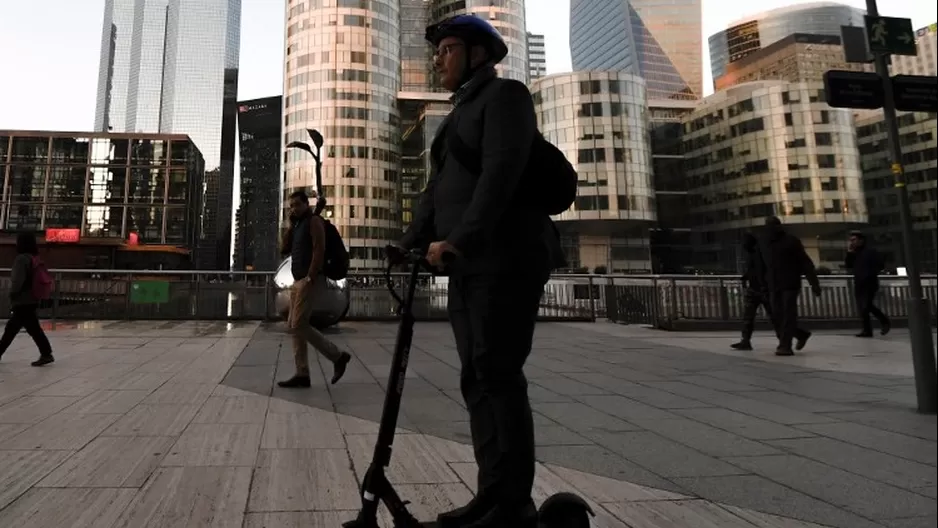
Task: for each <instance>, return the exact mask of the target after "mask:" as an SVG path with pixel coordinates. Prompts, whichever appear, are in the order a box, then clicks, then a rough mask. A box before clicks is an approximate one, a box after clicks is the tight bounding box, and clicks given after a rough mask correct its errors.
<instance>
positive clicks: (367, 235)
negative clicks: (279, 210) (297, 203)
mask: <svg viewBox="0 0 938 528" xmlns="http://www.w3.org/2000/svg"><path fill="white" fill-rule="evenodd" d="M325 4H327V2H313V3H305V2H288V3H287V4H286V9H287V32H286V33H287V38H286V46H287V49H286V66H285V68H284V99H285V101H284V131H283V132H284V136H285V137H284V139H285V141H286V142H290V141H306V142H308V141H309V137H308V136H307V134H306V129H308V128H315V129H318V130H319V131H321V132H322V134H323V135H324V136H325V139H326V146H325V148H324V149H323V163H324V165H323V188H322V189H316V177H315V170H314V163H313V160H312V158H311V157H310V156H309V155H308V154H307V153H305V152H302V151H298V150H288V151H287V152H286V153H285V154H284V169H283V171H284V192H285V194H287V195H289V193H291V192H293V191H295V190H298V189H302V190H307V191H318V192H323V193H325V196H326V197H327V198H328V199H329V206H328V208H327V209H326V210H325V211H324V213H323V214H324V215H326V216H327V217H331V219H332V221H333V223H334V224H335V226H336V227H337V228H338V229H339V232H340V233H341V234H342V236H343V238H344V239H345V243H346V245H347V247H348V250H349V254H350V257H351V266H352V267H353V268H379V267H381V266H382V264H383V261H384V255H383V251H384V250H383V248H384V246H385V244H387V243H388V242H389V241H391V240H395V239H396V238H397V237H398V236H399V235H400V198H399V188H400V157H401V140H400V137H401V131H400V116H399V113H398V109H397V93H398V90H399V89H400V87H401V41H400V26H399V24H400V11H399V8H400V2H399V1H398V0H394V1H390V0H372V1H362V0H337V1H333V2H328V4H329V6H328V7H327V6H325ZM284 205H285V200H284Z"/></svg>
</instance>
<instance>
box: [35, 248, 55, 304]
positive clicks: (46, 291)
mask: <svg viewBox="0 0 938 528" xmlns="http://www.w3.org/2000/svg"><path fill="white" fill-rule="evenodd" d="M32 265H33V267H32V295H33V298H34V299H36V300H37V301H45V300H46V299H50V298H51V297H52V290H53V289H54V287H55V280H54V279H53V278H52V274H51V273H49V270H48V269H47V268H46V264H45V263H44V262H43V261H42V259H40V258H39V257H37V256H33V257H32Z"/></svg>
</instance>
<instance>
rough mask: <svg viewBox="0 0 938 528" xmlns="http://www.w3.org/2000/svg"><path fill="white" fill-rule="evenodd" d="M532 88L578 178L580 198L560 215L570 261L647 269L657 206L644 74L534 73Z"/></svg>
mask: <svg viewBox="0 0 938 528" xmlns="http://www.w3.org/2000/svg"><path fill="white" fill-rule="evenodd" d="M531 93H532V94H533V97H534V107H535V110H536V111H537V118H538V125H539V126H540V129H541V131H542V132H543V134H544V137H545V138H547V140H548V141H550V142H551V143H553V144H554V145H557V147H558V148H560V150H562V151H563V153H564V154H565V155H566V156H567V159H568V160H570V162H571V163H572V164H573V165H574V167H575V168H576V171H577V173H578V174H579V177H580V183H579V191H578V193H577V200H576V203H575V204H574V206H573V207H572V208H571V209H570V210H569V211H567V212H565V213H563V214H561V215H559V216H558V217H557V218H556V220H557V224H558V226H559V227H560V229H561V231H563V232H564V235H565V244H566V245H567V248H566V250H567V254H568V260H571V261H575V262H576V263H578V265H577V266H574V267H586V268H590V269H591V270H592V269H594V268H597V267H604V268H606V269H607V270H608V271H610V272H612V271H623V272H628V271H631V272H637V271H642V270H645V271H648V270H650V269H651V268H650V263H649V257H650V250H649V246H648V236H649V231H648V230H649V228H650V227H651V224H652V223H653V222H654V221H655V220H656V219H657V213H656V208H655V192H654V186H653V184H652V183H653V180H652V163H651V146H650V144H649V128H648V115H647V102H646V95H645V81H644V80H643V79H642V78H640V77H638V76H635V75H632V74H628V73H621V72H615V71H583V72H573V73H563V74H556V75H548V76H547V77H543V78H541V79H537V80H536V81H534V82H533V83H532V85H531ZM573 255H579V257H578V258H570V257H572V256H573Z"/></svg>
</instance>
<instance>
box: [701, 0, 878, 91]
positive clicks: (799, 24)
mask: <svg viewBox="0 0 938 528" xmlns="http://www.w3.org/2000/svg"><path fill="white" fill-rule="evenodd" d="M865 13H866V12H865V11H864V10H863V9H859V8H856V7H852V6H848V5H844V4H840V3H837V2H813V3H808V4H797V5H792V6H786V7H781V8H778V9H773V10H771V11H766V12H763V13H758V14H755V15H750V16H747V17H746V18H743V19H741V20H738V21H737V22H735V23H733V24H730V26H729V27H728V28H727V29H725V30H723V31H719V32H717V33H714V34H713V35H711V36H710V38H709V39H708V43H709V47H710V69H711V73H712V74H713V80H714V83H715V82H716V80H717V79H719V78H720V77H722V76H723V75H724V74H726V73H727V67H728V65H729V64H731V63H733V62H736V61H738V60H741V59H743V58H744V57H746V56H747V55H749V54H750V53H753V52H755V51H758V50H760V49H762V48H765V47H768V46H770V45H772V44H774V43H776V42H778V41H780V40H782V39H784V38H785V37H787V36H789V35H792V34H794V33H807V34H812V35H830V36H837V37H839V36H840V26H857V27H863V24H864V22H863V15H864V14H865Z"/></svg>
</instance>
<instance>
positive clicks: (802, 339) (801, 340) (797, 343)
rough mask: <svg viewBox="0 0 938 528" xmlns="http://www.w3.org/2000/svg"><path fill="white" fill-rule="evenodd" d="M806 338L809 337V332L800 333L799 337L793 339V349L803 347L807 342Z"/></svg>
mask: <svg viewBox="0 0 938 528" xmlns="http://www.w3.org/2000/svg"><path fill="white" fill-rule="evenodd" d="M808 339H811V332H805V333H803V334H801V337H798V338H797V339H795V350H801V349H803V348H804V346H805V345H807V344H808Z"/></svg>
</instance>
